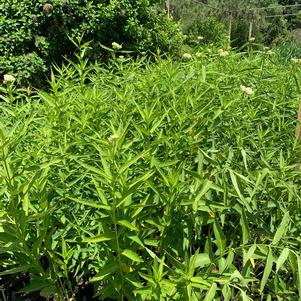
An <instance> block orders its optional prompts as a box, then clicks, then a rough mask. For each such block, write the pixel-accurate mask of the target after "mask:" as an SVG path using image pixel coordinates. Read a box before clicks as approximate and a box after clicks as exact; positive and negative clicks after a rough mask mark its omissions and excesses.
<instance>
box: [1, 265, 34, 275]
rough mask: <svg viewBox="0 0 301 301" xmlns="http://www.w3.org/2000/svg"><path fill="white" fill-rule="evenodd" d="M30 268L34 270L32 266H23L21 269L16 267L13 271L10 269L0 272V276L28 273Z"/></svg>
mask: <svg viewBox="0 0 301 301" xmlns="http://www.w3.org/2000/svg"><path fill="white" fill-rule="evenodd" d="M32 268H34V266H33V265H31V264H27V265H23V266H21V267H17V268H13V269H10V270H6V271H3V272H0V276H4V275H12V274H17V273H21V272H28V271H29V270H30V269H32Z"/></svg>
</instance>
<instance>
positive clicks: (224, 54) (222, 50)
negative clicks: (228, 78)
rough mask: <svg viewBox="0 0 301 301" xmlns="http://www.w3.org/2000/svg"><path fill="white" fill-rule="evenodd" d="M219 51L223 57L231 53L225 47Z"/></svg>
mask: <svg viewBox="0 0 301 301" xmlns="http://www.w3.org/2000/svg"><path fill="white" fill-rule="evenodd" d="M217 52H218V54H219V56H221V57H226V56H228V55H229V52H228V51H226V50H224V49H219V50H218V51H217Z"/></svg>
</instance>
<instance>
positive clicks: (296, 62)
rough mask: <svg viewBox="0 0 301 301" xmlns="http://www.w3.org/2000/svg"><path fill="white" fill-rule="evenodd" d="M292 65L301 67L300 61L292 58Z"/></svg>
mask: <svg viewBox="0 0 301 301" xmlns="http://www.w3.org/2000/svg"><path fill="white" fill-rule="evenodd" d="M292 63H293V64H295V65H301V59H296V58H292Z"/></svg>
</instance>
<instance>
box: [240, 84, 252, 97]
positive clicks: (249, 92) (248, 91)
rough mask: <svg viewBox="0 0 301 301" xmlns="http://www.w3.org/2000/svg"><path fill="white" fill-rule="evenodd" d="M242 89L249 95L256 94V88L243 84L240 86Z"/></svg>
mask: <svg viewBox="0 0 301 301" xmlns="http://www.w3.org/2000/svg"><path fill="white" fill-rule="evenodd" d="M240 91H241V92H243V93H245V94H247V95H253V94H254V90H253V89H252V88H250V87H246V86H243V85H241V86H240Z"/></svg>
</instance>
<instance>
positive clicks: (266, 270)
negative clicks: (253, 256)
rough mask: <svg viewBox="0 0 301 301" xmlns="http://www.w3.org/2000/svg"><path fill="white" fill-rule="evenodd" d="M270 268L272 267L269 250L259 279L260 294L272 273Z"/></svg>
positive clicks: (270, 251) (271, 257)
mask: <svg viewBox="0 0 301 301" xmlns="http://www.w3.org/2000/svg"><path fill="white" fill-rule="evenodd" d="M272 267H273V254H272V250H271V248H269V253H268V257H267V260H266V263H265V267H264V271H263V276H262V278H261V282H260V292H261V293H262V292H263V290H264V287H265V285H266V283H267V281H268V278H269V276H270V273H271V271H272Z"/></svg>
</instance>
